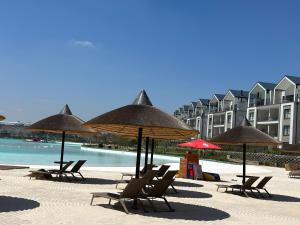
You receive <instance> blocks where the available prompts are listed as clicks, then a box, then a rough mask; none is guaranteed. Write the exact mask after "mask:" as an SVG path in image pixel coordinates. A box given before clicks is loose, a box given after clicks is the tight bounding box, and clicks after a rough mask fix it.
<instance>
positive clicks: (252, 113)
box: [249, 112, 254, 121]
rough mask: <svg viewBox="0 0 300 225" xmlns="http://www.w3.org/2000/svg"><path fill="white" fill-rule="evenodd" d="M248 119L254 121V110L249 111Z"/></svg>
mask: <svg viewBox="0 0 300 225" xmlns="http://www.w3.org/2000/svg"><path fill="white" fill-rule="evenodd" d="M249 120H250V121H254V112H249Z"/></svg>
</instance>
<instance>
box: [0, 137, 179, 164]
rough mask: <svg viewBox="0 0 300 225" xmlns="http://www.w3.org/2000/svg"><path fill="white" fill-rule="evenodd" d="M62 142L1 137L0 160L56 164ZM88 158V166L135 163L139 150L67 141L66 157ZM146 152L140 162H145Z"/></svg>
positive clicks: (170, 159) (164, 159) (163, 160)
mask: <svg viewBox="0 0 300 225" xmlns="http://www.w3.org/2000/svg"><path fill="white" fill-rule="evenodd" d="M60 148H61V144H60V143H34V142H25V141H24V140H19V139H6V138H0V164H17V165H53V162H54V161H58V160H59V159H60ZM79 159H86V160H87V162H86V165H87V166H100V167H122V166H135V160H136V154H135V153H129V152H122V151H112V150H103V149H99V150H98V149H89V148H84V147H81V145H80V144H75V143H66V144H65V154H64V161H69V160H73V161H76V160H79ZM143 159H144V158H143V156H142V159H141V164H143V162H144V161H143ZM172 162H179V160H178V158H176V157H168V156H159V155H155V156H154V163H155V164H157V165H160V164H163V163H172Z"/></svg>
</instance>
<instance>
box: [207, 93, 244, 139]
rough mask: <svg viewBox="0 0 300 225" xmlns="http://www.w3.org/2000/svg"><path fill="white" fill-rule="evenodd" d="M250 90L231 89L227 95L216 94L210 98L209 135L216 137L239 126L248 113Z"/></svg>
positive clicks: (209, 136)
mask: <svg viewBox="0 0 300 225" xmlns="http://www.w3.org/2000/svg"><path fill="white" fill-rule="evenodd" d="M248 95H249V92H248V91H245V90H233V89H229V90H228V92H227V93H226V94H225V95H222V94H215V95H214V96H213V97H212V99H211V100H210V105H209V113H208V121H207V123H208V124H207V137H208V138H213V137H216V136H218V135H220V134H222V133H224V132H226V131H228V130H230V129H232V128H233V127H235V126H238V125H239V124H240V123H241V121H242V119H243V117H244V116H245V115H246V113H247V104H248Z"/></svg>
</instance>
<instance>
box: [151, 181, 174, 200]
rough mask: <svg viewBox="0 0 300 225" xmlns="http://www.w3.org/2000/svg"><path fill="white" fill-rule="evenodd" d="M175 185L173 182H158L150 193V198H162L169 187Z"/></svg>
mask: <svg viewBox="0 0 300 225" xmlns="http://www.w3.org/2000/svg"><path fill="white" fill-rule="evenodd" d="M172 183H173V180H164V179H161V180H158V181H157V182H156V184H155V185H154V187H153V188H152V189H151V191H150V192H149V193H148V196H149V197H161V196H164V195H165V193H166V191H167V190H168V188H169V186H170V185H171V184H172Z"/></svg>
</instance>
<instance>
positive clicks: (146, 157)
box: [145, 137, 149, 172]
mask: <svg viewBox="0 0 300 225" xmlns="http://www.w3.org/2000/svg"><path fill="white" fill-rule="evenodd" d="M148 153H149V137H147V138H146V151H145V172H147V169H148V168H147V166H148Z"/></svg>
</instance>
